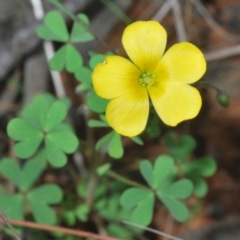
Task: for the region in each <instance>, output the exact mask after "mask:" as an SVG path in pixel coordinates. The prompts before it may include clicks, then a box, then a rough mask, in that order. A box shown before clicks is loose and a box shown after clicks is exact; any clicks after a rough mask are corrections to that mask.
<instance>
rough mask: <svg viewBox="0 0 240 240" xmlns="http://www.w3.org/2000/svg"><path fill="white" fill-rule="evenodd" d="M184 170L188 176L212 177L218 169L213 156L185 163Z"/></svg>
mask: <svg viewBox="0 0 240 240" xmlns="http://www.w3.org/2000/svg"><path fill="white" fill-rule="evenodd" d="M183 170H184V172H185V173H186V175H188V176H203V177H210V176H212V175H213V174H214V173H215V172H216V170H217V164H216V161H215V160H214V159H213V158H211V157H204V158H201V159H198V160H195V161H192V162H186V163H184V164H183Z"/></svg>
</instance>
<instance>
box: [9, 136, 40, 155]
mask: <svg viewBox="0 0 240 240" xmlns="http://www.w3.org/2000/svg"><path fill="white" fill-rule="evenodd" d="M42 141H43V134H42V133H39V134H38V135H36V136H35V137H32V138H31V139H28V140H24V141H22V142H19V143H17V144H16V145H15V146H14V148H13V150H14V153H15V154H16V155H17V156H18V157H20V158H29V157H31V156H33V154H34V153H35V152H36V151H37V149H38V147H39V146H40V144H41V142H42Z"/></svg>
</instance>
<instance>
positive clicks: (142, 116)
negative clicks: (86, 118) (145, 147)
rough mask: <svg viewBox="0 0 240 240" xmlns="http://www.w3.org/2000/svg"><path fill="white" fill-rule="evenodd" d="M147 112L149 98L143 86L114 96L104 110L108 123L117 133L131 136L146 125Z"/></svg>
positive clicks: (139, 131)
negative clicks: (116, 96)
mask: <svg viewBox="0 0 240 240" xmlns="http://www.w3.org/2000/svg"><path fill="white" fill-rule="evenodd" d="M148 113H149V98H148V93H147V91H146V89H145V88H142V87H140V86H139V87H138V88H137V89H135V92H134V93H133V92H131V94H126V95H123V96H121V97H119V98H114V99H112V100H111V101H110V103H109V104H108V106H107V110H106V118H107V121H108V123H109V125H110V126H111V127H112V128H113V129H114V130H115V131H116V132H118V133H119V134H121V135H124V136H128V137H133V136H136V135H138V134H140V133H141V132H142V131H143V130H144V129H145V127H146V124H147V119H148Z"/></svg>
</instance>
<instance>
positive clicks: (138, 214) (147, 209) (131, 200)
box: [120, 188, 155, 226]
mask: <svg viewBox="0 0 240 240" xmlns="http://www.w3.org/2000/svg"><path fill="white" fill-rule="evenodd" d="M154 198H155V196H154V193H153V192H151V191H147V190H144V189H140V188H130V189H127V190H126V191H124V192H123V194H122V196H121V198H120V203H121V205H122V206H123V207H125V208H133V207H134V209H133V211H132V214H131V221H132V222H134V223H137V224H140V225H144V226H146V225H148V224H149V223H150V222H151V220H152V217H153V205H154Z"/></svg>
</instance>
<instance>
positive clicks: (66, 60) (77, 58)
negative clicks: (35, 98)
mask: <svg viewBox="0 0 240 240" xmlns="http://www.w3.org/2000/svg"><path fill="white" fill-rule="evenodd" d="M82 63H83V59H82V56H81V55H80V53H79V52H78V51H77V49H76V48H75V47H74V46H73V45H71V44H65V45H64V46H62V47H61V48H60V49H59V50H58V51H57V52H56V53H55V55H54V56H53V57H52V58H51V60H50V62H49V64H50V67H51V69H52V70H55V71H61V70H63V68H64V66H66V69H67V71H68V72H71V73H73V72H74V71H75V70H76V69H77V68H79V67H81V66H82Z"/></svg>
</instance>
